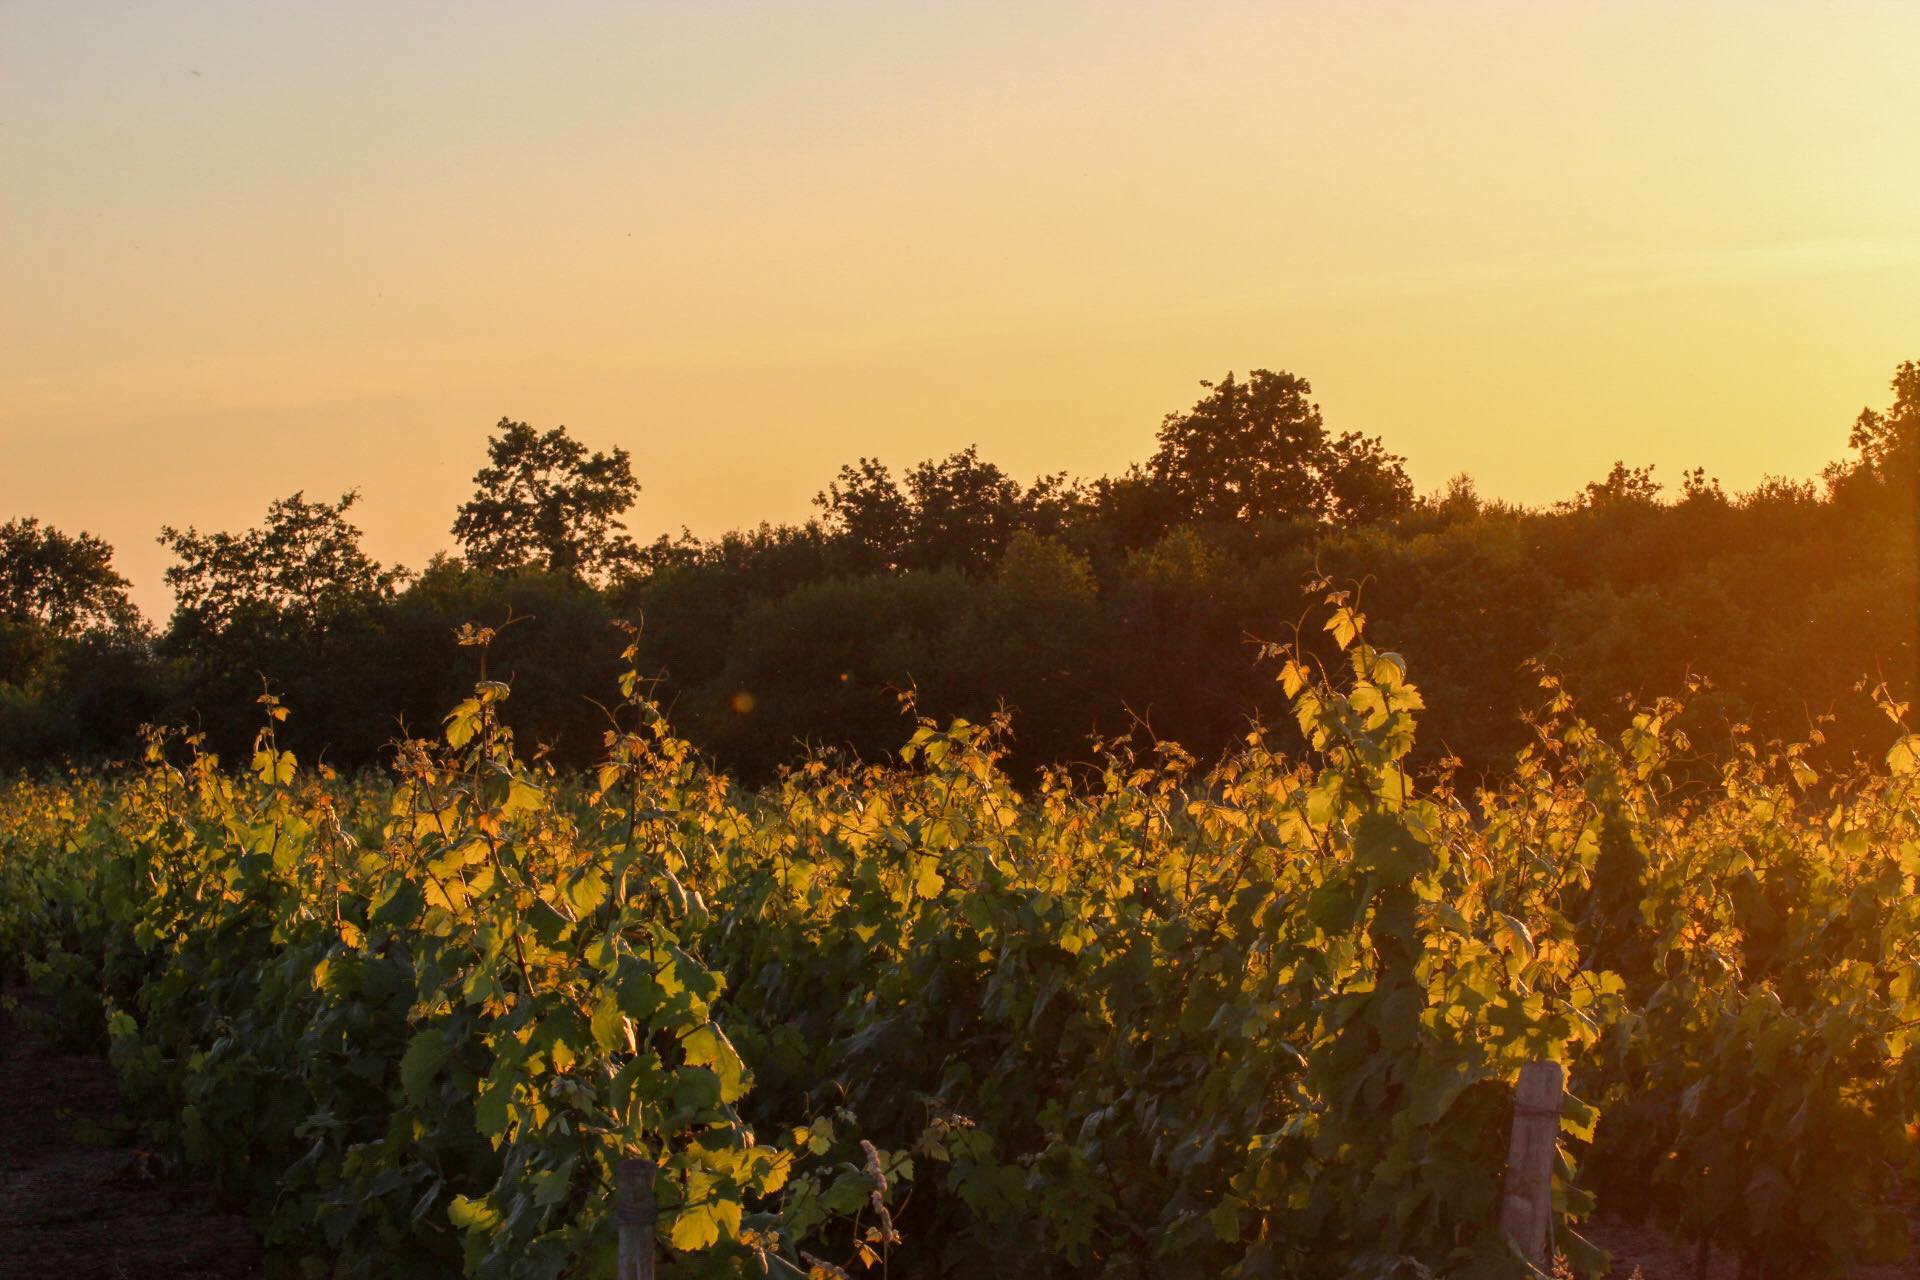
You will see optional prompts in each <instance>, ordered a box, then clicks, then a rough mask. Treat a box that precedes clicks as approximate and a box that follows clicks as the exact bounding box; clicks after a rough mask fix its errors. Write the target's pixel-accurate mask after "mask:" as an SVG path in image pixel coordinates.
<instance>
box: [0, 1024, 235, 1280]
mask: <svg viewBox="0 0 1920 1280" xmlns="http://www.w3.org/2000/svg"><path fill="white" fill-rule="evenodd" d="M0 1080H5V1081H6V1082H7V1086H6V1089H5V1090H4V1092H0V1276H4V1277H6V1280H131V1278H134V1277H138V1278H140V1280H241V1278H242V1277H254V1276H259V1275H261V1274H262V1272H261V1258H260V1249H259V1246H258V1244H257V1243H256V1242H255V1240H254V1238H253V1236H252V1235H251V1233H249V1232H248V1230H247V1227H246V1224H245V1222H244V1221H242V1220H241V1219H240V1218H239V1217H237V1216H235V1215H233V1214H230V1213H225V1212H223V1211H221V1210H220V1209H218V1208H216V1207H215V1206H214V1204H213V1201H212V1197H211V1195H210V1194H209V1192H208V1188H207V1187H206V1185H205V1184H204V1183H202V1182H198V1181H195V1180H193V1179H190V1178H186V1177H183V1176H181V1175H180V1174H179V1173H177V1172H169V1171H167V1170H165V1169H164V1168H161V1167H160V1163H161V1162H160V1161H158V1160H157V1159H156V1158H155V1157H153V1156H152V1155H151V1153H148V1152H146V1151H144V1150H143V1149H142V1148H141V1147H140V1146H139V1144H138V1142H137V1134H136V1131H135V1129H134V1126H133V1125H132V1124H131V1123H130V1122H129V1121H128V1120H127V1118H126V1116H125V1114H124V1113H123V1111H122V1109H121V1105H120V1094H119V1090H118V1088H117V1087H116V1084H115V1081H114V1078H113V1071H112V1068H111V1067H109V1066H108V1065H107V1063H106V1062H105V1061H104V1060H102V1059H100V1058H97V1057H93V1056H90V1055H87V1054H73V1053H68V1052H64V1051H62V1050H60V1049H59V1048H57V1047H56V1046H54V1045H51V1044H49V1043H47V1042H46V1041H45V1040H43V1039H41V1038H40V1037H38V1036H35V1035H33V1034H31V1033H30V1032H28V1031H27V1030H26V1029H25V1028H23V1027H21V1026H20V1025H19V1023H18V1021H17V1020H16V1019H15V1018H13V1017H12V1016H10V1015H9V1014H8V1013H7V1011H6V1010H5V1009H4V1008H0Z"/></svg>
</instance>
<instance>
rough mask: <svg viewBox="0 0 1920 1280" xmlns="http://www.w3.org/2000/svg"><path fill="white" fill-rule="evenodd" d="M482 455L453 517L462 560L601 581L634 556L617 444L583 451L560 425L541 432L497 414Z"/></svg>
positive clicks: (626, 469)
mask: <svg viewBox="0 0 1920 1280" xmlns="http://www.w3.org/2000/svg"><path fill="white" fill-rule="evenodd" d="M487 456H488V458H489V459H490V464H489V465H488V466H485V467H482V468H481V469H480V470H479V471H478V472H477V473H476V474H475V475H474V477H473V482H474V484H475V485H477V486H478V488H477V490H476V491H475V493H474V495H473V497H472V498H471V499H469V500H468V501H467V502H465V503H464V504H462V505H461V507H460V512H459V515H458V517H457V518H456V519H455V520H454V522H453V536H454V538H455V539H456V540H458V542H459V543H460V552H461V555H462V556H464V557H465V559H466V561H467V563H468V564H470V565H472V566H473V567H474V568H476V569H480V570H483V571H486V572H490V573H510V572H513V571H515V570H521V569H536V570H542V571H545V572H548V573H555V574H561V575H564V576H567V577H574V578H580V579H583V580H587V581H602V580H604V579H606V578H607V577H610V576H614V575H617V574H618V573H619V572H620V571H622V570H625V569H629V568H631V567H633V566H634V565H635V564H636V563H637V562H638V561H639V558H640V551H639V548H638V547H636V546H635V545H634V541H633V539H632V538H631V537H629V536H628V535H627V533H626V526H625V525H623V524H622V523H621V521H620V517H621V515H622V514H624V513H625V512H626V510H627V509H628V508H629V507H631V506H632V505H633V503H634V500H635V499H636V498H638V497H639V496H640V483H639V481H637V480H635V479H634V478H633V464H632V462H631V460H630V459H629V458H628V456H627V451H626V450H625V449H615V450H614V451H613V452H612V453H598V452H594V453H589V452H588V451H587V446H586V445H584V444H582V443H580V442H579V441H578V440H575V439H574V438H573V437H572V436H570V435H568V434H567V429H566V428H565V427H555V428H553V429H552V430H551V431H548V432H546V433H545V434H541V433H540V432H537V431H535V430H534V429H533V428H532V427H531V426H529V425H528V424H527V423H524V422H515V421H513V420H512V419H510V418H502V419H500V424H499V426H498V427H497V428H496V434H495V435H494V436H493V437H492V438H491V439H489V440H488V442H487Z"/></svg>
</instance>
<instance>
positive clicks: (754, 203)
mask: <svg viewBox="0 0 1920 1280" xmlns="http://www.w3.org/2000/svg"><path fill="white" fill-rule="evenodd" d="M1917 62H1920V5H1915V4H1908V3H1892V2H1889V3H1872V4H1869V3H1852V4H1848V3H1797V4H1784V3H1759V2H1756V0H1743V2H1741V3H1725V4H1704V3H1695V4H1687V3H1677V2H1675V0H1664V2H1661V3H1647V4H1633V3H1620V2H1618V0H1613V2H1609V3H1604V4H1598V3H1597V4H1575V3H1561V2H1555V3H1515V4H1480V3H1443V2H1442V0H1425V2H1424V3H1356V2H1346V3H1332V2H1328V3H1315V4H1306V3H1301V4H1272V3H1269V4H1261V5H1238V4H1171V3H1169V4H1146V3H1116V2H1115V0H1107V2H1106V3H1099V4H1069V3H1058V2H1049V3H1044V4H1041V3H1031V2H1024V3H1008V4H984V3H954V4H946V5H938V6H936V5H932V4H907V3H899V2H898V0H889V2H885V3H880V2H876V3H870V4H835V5H813V4H801V3H779V4H739V3H724V2H718V0H715V2H710V3H689V4H662V3H646V4H638V3H636V4H626V5H585V4H574V5H540V6H535V5H526V4H513V5H508V4H486V5H482V4H474V3H464V4H444V5H443V4H414V5H407V6H399V5H393V4H391V3H384V4H366V5H359V4H344V3H328V4H324V5H321V4H298V5H296V4H245V5H241V4H218V5H215V4H188V3H181V2H179V0H169V2H168V3H164V4H157V3H139V4H125V5H109V4H99V3H85V2H84V0H60V2H59V3H52V4H38V3H34V4H23V3H9V2H5V0H0V389H3V393H0V457H3V458H4V459H5V462H4V465H0V518H5V517H7V516H10V515H15V514H35V515H39V516H42V517H44V518H46V519H48V520H49V521H51V522H53V523H55V524H57V525H60V526H62V527H66V528H86V529H89V530H91V531H93V532H96V533H98V534H101V535H102V536H105V537H107V538H108V539H109V540H111V541H112V542H114V543H115V544H116V546H118V547H119V549H120V565H121V568H122V569H123V571H125V572H127V573H129V574H130V575H131V576H133V577H134V578H135V580H136V583H137V585H138V587H139V589H140V590H139V596H140V599H141V601H142V603H143V604H145V605H146V606H147V607H148V608H149V609H150V610H151V609H159V608H163V607H164V604H165V599H166V597H165V594H164V592H163V591H162V589H161V588H160V584H159V575H160V570H161V568H162V567H163V565H164V563H165V557H164V553H163V552H162V551H161V549H160V548H158V547H157V546H156V545H155V544H154V542H153V537H154V534H155V533H156V531H157V529H158V527H159V526H160V525H161V524H162V523H165V522H171V523H176V524H187V523H192V524H197V525H199V526H200V527H202V528H218V527H239V526H242V525H245V524H250V523H252V522H254V521H255V520H257V519H258V518H259V516H260V515H261V513H262V512H263V510H264V508H265V506H266V504H267V502H268V501H269V500H270V499H272V498H274V497H276V496H281V495H284V494H286V493H288V492H291V491H292V490H294V489H305V490H307V491H308V492H309V493H312V494H324V495H329V496H331V495H335V494H337V493H339V492H340V491H341V490H344V489H346V488H349V487H352V486H359V487H360V488H361V489H362V490H363V492H364V505H363V507H362V510H361V516H362V523H363V525H364V527H365V528H366V529H367V531H368V534H369V544H370V547H371V549H372V550H373V551H374V552H375V554H377V555H379V556H381V557H383V558H386V559H395V560H400V561H402V562H405V563H408V564H413V565H418V564H420V563H421V562H422V561H424V560H425V559H426V557H427V556H428V555H429V554H431V553H432V552H433V551H434V550H437V549H440V548H442V547H445V546H446V545H448V543H449V541H450V539H449V537H448V534H447V527H448V525H449V524H450V523H451V520H452V513H453V508H454V507H455V506H456V505H457V504H458V502H459V501H460V500H461V499H462V498H463V497H464V496H465V495H466V494H467V492H468V491H469V489H470V484H469V481H470V477H471V476H472V473H473V472H474V471H475V470H476V469H477V468H478V467H479V466H480V465H481V462H482V460H483V459H482V452H483V447H484V440H485V437H486V435H487V433H488V431H489V429H490V428H491V426H492V425H493V423H494V422H495V421H496V420H497V419H498V418H499V417H500V416H501V415H502V414H508V415H511V416H513V417H516V418H524V419H527V420H529V421H531V422H533V423H535V424H536V425H538V426H541V427H547V426H551V425H554V424H556V423H565V424H567V425H568V426H569V427H571V428H572V429H573V430H574V432H575V433H576V434H577V435H579V436H581V437H582V438H584V439H585V440H587V441H588V442H590V443H592V444H594V445H596V446H601V447H604V446H607V445H611V444H616V443H617V444H622V445H625V446H626V447H627V448H629V449H630V450H632V452H633V455H634V460H635V465H636V469H637V471H638V473H639V475H640V478H641V480H642V483H643V484H644V486H645V492H644V493H643V494H642V497H641V501H640V505H639V507H638V508H637V509H636V510H635V512H634V513H633V516H632V524H633V527H634V529H635V531H636V532H637V533H638V534H640V535H642V536H643V537H648V536H651V535H652V534H654V533H656V532H660V531H662V530H671V529H677V528H678V527H679V526H681V525H683V524H684V525H688V526H691V527H692V528H693V529H694V530H695V531H696V532H699V533H703V534H715V533H718V532H720V531H722V530H724V529H726V528H729V527H733V526H737V525H741V524H747V523H752V522H756V521H758V520H760V519H763V518H765V519H773V520H786V519H800V518H804V517H805V516H806V515H807V514H808V513H809V505H808V500H809V498H810V497H811V495H812V494H813V493H814V492H816V491H817V490H818V489H820V488H822V487H823V486H824V484H825V483H826V481H827V480H828V479H829V478H830V477H831V476H832V474H833V471H834V469H835V468H836V467H837V466H838V465H839V464H840V463H841V462H843V461H850V460H851V459H852V458H854V457H855V456H856V455H859V454H863V453H864V454H874V453H878V454H880V455H882V456H883V457H885V458H886V459H888V460H889V461H891V462H893V463H894V465H895V466H896V468H898V467H900V466H901V465H903V464H907V463H910V462H912V461H915V460H917V459H919V458H921V457H925V456H929V455H934V454H945V453H947V452H950V451H952V450H954V449H956V448H960V447H962V446H964V445H967V444H969V443H978V444H979V446H980V447H981V450H982V452H983V453H984V454H985V455H986V456H987V457H989V458H992V459H994V460H996V461H998V462H1000V463H1001V464H1002V465H1004V466H1007V467H1008V468H1009V469H1011V470H1013V471H1014V472H1016V473H1017V474H1020V475H1022V476H1023V477H1026V476H1030V475H1032V474H1034V473H1037V472H1041V471H1053V470H1063V469H1064V470H1068V471H1072V472H1075V473H1079V474H1083V475H1095V474H1099V473H1102V472H1108V471H1113V470H1117V469H1119V468H1122V467H1124V466H1125V465H1126V464H1127V463H1128V462H1130V461H1133V460H1136V459H1141V458H1144V457H1145V456H1146V455H1147V454H1148V453H1149V452H1150V451H1151V448H1152V439H1153V433H1154V430H1155V428H1156V426H1157V424H1158V421H1159V418H1160V416H1161V415H1162V414H1163V413H1165V412H1166V411H1168V410H1171V409H1176V408H1180V407H1183V406H1185V405H1188V404H1190V403H1192V401H1193V400H1194V399H1195V397H1196V395H1197V394H1198V388H1197V386H1196V385H1195V384H1196V383H1197V381H1198V380H1199V379H1201V378H1210V377H1217V376H1218V375H1220V374H1222V373H1224V372H1225V371H1226V370H1228V369H1233V370H1237V371H1245V370H1247V369H1249V368H1252V367H1257V366H1266V367H1271V368H1285V369H1291V370H1293V371H1295V372H1297V373H1300V374H1302V375H1304V376H1306V377H1307V378H1309V379H1311V381H1312V382H1313V384H1314V387H1315V390H1316V392H1317V393H1318V396H1319V399H1320V401H1321V403H1322V405H1323V406H1324V407H1325V409H1326V411H1327V414H1328V417H1329V419H1330V421H1331V422H1332V423H1333V425H1335V426H1336V427H1338V428H1342V429H1345V428H1357V429H1360V430H1364V431H1367V432H1372V433H1379V434H1381V435H1384V436H1385V437H1386V439H1387V441H1388V443H1389V444H1390V445H1391V446H1392V447H1393V448H1394V449H1396V450H1397V451H1399V452H1401V453H1404V454H1405V455H1406V456H1407V457H1408V459H1409V466H1410V469H1411V470H1412V472H1413V475H1414V478H1415V480H1416V482H1417V483H1418V484H1419V485H1420V486H1421V487H1422V488H1433V487H1436V486H1438V485H1440V484H1442V483H1443V482H1444V481H1445V480H1446V478H1447V477H1448V476H1449V475H1450V474H1452V473H1454V472H1457V471H1462V470H1464V471H1468V472H1471V473H1472V474H1473V475H1474V476H1475V477H1476V478H1477V479H1478V481H1479V483H1480V486H1481V489H1482V491H1483V492H1486V493H1492V494H1499V495H1502V496H1505V497H1510V498H1515V499H1520V500H1525V501H1531V502H1544V501H1550V500H1554V499H1558V498H1561V497H1564V496H1566V495H1568V494H1570V493H1571V492H1573V491H1574V490H1575V489H1577V488H1578V487H1579V486H1580V485H1581V484H1582V483H1584V482H1586V481H1587V480H1590V479H1593V478H1595V477H1597V476H1599V475H1600V474H1602V473H1603V472H1604V471H1605V470H1606V469H1607V467H1608V465H1609V464H1610V463H1611V462H1612V461H1613V460H1614V459H1615V458H1625V459H1627V460H1629V461H1633V462H1654V463H1657V464H1658V465H1659V468H1660V474H1661V476H1662V477H1663V478H1666V479H1667V480H1669V481H1677V479H1678V474H1679V472H1680V470H1681V469H1682V468H1684V467H1689V466H1693V465H1702V466H1705V467H1706V468H1707V469H1708V470H1709V471H1710V472H1713V473H1715V474H1717V475H1719V476H1720V477H1721V478H1722V479H1723V480H1725V481H1726V482H1727V483H1728V484H1729V485H1732V486H1746V485H1750V484H1751V483H1753V482H1754V481H1756V480H1758V479H1759V478H1760V477H1761V476H1762V475H1764V474H1767V473H1786V474H1791V475H1798V476H1806V475H1810V474H1813V473H1814V472H1816V471H1817V470H1818V469H1819V467H1820V466H1821V465H1822V464H1823V463H1825V462H1826V461H1828V460H1830V459H1832V458H1834V457H1836V456H1839V455H1840V454H1841V453H1842V452H1843V451H1844V446H1845V437H1846V429H1847V425H1848V422H1849V421H1850V419H1851V418H1852V416H1853V415H1854V414H1855V413H1856V412H1857V411H1858V410H1859V409H1860V407H1861V406H1862V405H1863V404H1873V405H1876V406H1878V405H1883V404H1884V403H1885V402H1886V400H1887V398H1888V395H1887V391H1886V382H1887V379H1888V378H1889V377H1890V375H1891V373H1892V369H1893V366H1894V364H1895V363H1896V362H1897V361H1899V360H1901V359H1903V358H1913V357H1920V163H1916V157H1915V150H1914V147H1915V135H1914V123H1915V121H1920V75H1916V74H1915V70H1914V69H1915V66H1916V63H1917Z"/></svg>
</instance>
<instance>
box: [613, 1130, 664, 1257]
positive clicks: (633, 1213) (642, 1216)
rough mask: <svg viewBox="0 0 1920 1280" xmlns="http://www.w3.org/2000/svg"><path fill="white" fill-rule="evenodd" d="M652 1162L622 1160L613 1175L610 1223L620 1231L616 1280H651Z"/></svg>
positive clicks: (653, 1209) (653, 1211)
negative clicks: (617, 1279) (618, 1264)
mask: <svg viewBox="0 0 1920 1280" xmlns="http://www.w3.org/2000/svg"><path fill="white" fill-rule="evenodd" d="M653 1174H654V1168H653V1161H651V1160H622V1161H621V1162H620V1164H619V1167H618V1168H617V1169H615V1171H614V1181H615V1186H614V1197H613V1220H614V1222H615V1223H616V1224H618V1226H619V1228H620V1271H619V1273H618V1274H619V1280H653V1220H654V1216H655V1213H656V1210H655V1207H654V1203H653Z"/></svg>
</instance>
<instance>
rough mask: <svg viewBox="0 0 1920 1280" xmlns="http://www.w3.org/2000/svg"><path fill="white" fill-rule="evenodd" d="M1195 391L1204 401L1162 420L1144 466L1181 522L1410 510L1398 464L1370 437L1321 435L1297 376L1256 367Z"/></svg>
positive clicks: (1307, 390)
mask: <svg viewBox="0 0 1920 1280" xmlns="http://www.w3.org/2000/svg"><path fill="white" fill-rule="evenodd" d="M1200 385H1201V386H1203V387H1205V388H1207V391H1208V394H1207V395H1206V396H1205V397H1203V398H1202V399H1201V400H1200V401H1199V402H1198V403H1196V404H1195V405H1194V406H1193V408H1191V409H1189V410H1188V411H1186V412H1185V413H1170V414H1168V415H1167V417H1166V419H1165V420H1164V421H1163V422H1162V423H1161V426H1160V436H1159V440H1160V448H1159V451H1158V452H1157V453H1155V454H1154V456H1153V459H1152V461H1151V462H1150V463H1149V464H1148V471H1149V472H1150V474H1151V475H1152V477H1153V480H1154V482H1155V483H1156V484H1157V485H1159V486H1160V487H1162V488H1163V489H1165V490H1166V491H1167V492H1168V493H1169V494H1170V495H1171V497H1172V499H1173V501H1174V505H1175V509H1176V510H1177V511H1178V513H1179V515H1180V517H1181V518H1184V519H1192V520H1250V519H1262V518H1278V519H1285V518H1294V519H1307V520H1316V521H1335V522H1339V523H1359V522H1364V521H1369V520H1378V519H1383V518H1385V517H1387V516H1391V515H1395V514H1398V513H1399V512H1402V511H1404V510H1406V509H1407V508H1409V507H1410V506H1412V504H1413V484H1412V481H1410V480H1409V479H1408V478H1407V475H1406V472H1405V470H1404V468H1403V459H1401V458H1399V457H1396V456H1395V455H1393V454H1391V453H1388V452H1387V451H1386V449H1385V447H1384V446H1382V445H1381V443H1380V441H1379V439H1378V438H1376V437H1368V436H1362V435H1360V434H1359V433H1358V432H1351V431H1350V432H1347V433H1345V434H1343V435H1339V436H1334V435H1330V434H1329V433H1328V431H1327V426H1326V422H1325V421H1324V420H1323V419H1322V417H1321V415H1320V406H1319V405H1317V404H1315V403H1313V401H1312V400H1310V399H1309V398H1308V397H1309V396H1310V395H1311V394H1312V391H1313V388H1312V387H1311V386H1309V385H1308V383H1307V381H1306V379H1304V378H1299V377H1295V376H1294V375H1293V374H1291V373H1274V372H1271V371H1269V370H1266V369H1255V370H1254V371H1253V373H1252V375H1251V376H1250V377H1249V378H1248V379H1247V380H1246V381H1245V382H1240V381H1236V380H1235V378H1234V376H1233V375H1232V374H1231V373H1229V374H1228V375H1227V376H1226V378H1225V379H1224V380H1223V381H1221V382H1218V383H1213V382H1202V383H1201V384H1200Z"/></svg>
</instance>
